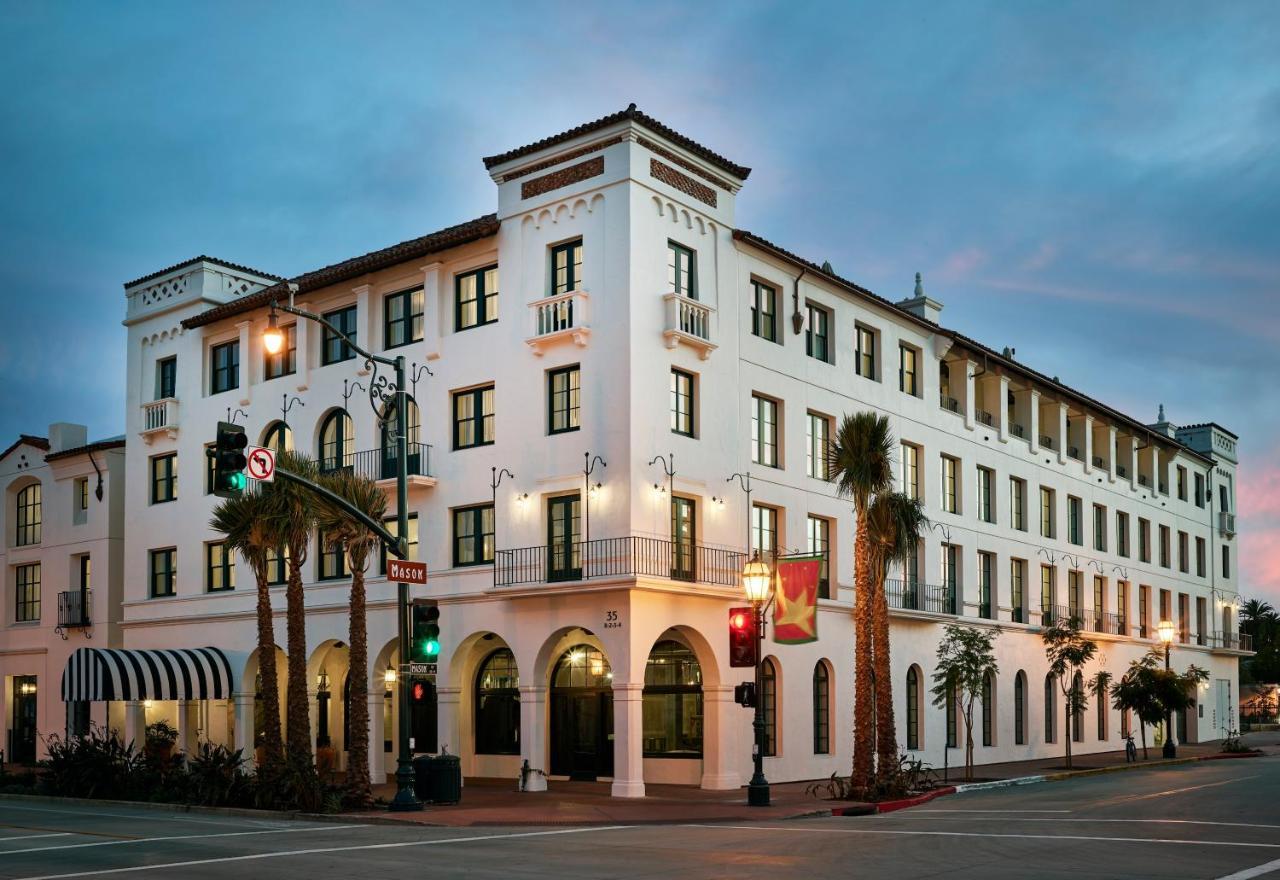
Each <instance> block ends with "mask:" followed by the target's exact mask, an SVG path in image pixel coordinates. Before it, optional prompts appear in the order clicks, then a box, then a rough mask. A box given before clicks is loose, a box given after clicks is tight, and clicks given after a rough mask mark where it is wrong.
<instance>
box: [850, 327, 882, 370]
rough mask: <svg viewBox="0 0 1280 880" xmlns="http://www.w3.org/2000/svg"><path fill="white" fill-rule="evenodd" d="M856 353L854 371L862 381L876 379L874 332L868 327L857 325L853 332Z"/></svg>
mask: <svg viewBox="0 0 1280 880" xmlns="http://www.w3.org/2000/svg"><path fill="white" fill-rule="evenodd" d="M854 336H855V341H856V346H855V348H856V351H855V355H856V357H855V360H854V369H855V371H856V372H857V374H858V375H859V376H861V377H862V378H864V379H877V378H879V377H878V376H877V375H876V332H875V331H874V330H872V329H871V328H870V327H864V326H862V325H861V324H859V325H858V327H857V329H856V330H855V331H854Z"/></svg>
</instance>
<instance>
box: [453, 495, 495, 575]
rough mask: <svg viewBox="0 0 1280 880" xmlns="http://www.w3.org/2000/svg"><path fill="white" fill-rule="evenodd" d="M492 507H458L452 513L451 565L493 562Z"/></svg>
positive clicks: (484, 505)
mask: <svg viewBox="0 0 1280 880" xmlns="http://www.w3.org/2000/svg"><path fill="white" fill-rule="evenodd" d="M493 523H494V519H493V505H492V504H478V505H476V506H475V507H459V508H457V509H455V510H454V511H453V564H454V565H455V566H464V565H484V564H485V563H486V562H493Z"/></svg>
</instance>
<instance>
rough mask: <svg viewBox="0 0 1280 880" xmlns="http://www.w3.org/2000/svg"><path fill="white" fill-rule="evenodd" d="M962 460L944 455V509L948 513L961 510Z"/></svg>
mask: <svg viewBox="0 0 1280 880" xmlns="http://www.w3.org/2000/svg"><path fill="white" fill-rule="evenodd" d="M959 472H960V460H959V459H955V458H952V457H951V456H949V455H944V456H942V509H943V510H945V511H946V512H947V513H959V512H960V491H959V486H958V485H957V484H958V483H959V480H960V477H959Z"/></svg>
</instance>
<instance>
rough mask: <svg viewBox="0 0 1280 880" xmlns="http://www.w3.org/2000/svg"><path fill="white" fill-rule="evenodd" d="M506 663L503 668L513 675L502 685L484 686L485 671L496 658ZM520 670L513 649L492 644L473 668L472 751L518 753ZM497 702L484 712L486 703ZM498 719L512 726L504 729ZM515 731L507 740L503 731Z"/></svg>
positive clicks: (500, 753) (501, 753) (478, 752)
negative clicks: (474, 668)
mask: <svg viewBox="0 0 1280 880" xmlns="http://www.w3.org/2000/svg"><path fill="white" fill-rule="evenodd" d="M499 659H500V660H501V661H502V662H503V663H505V664H506V671H508V672H514V678H513V679H508V682H509V683H508V685H507V686H504V687H485V686H484V680H485V674H486V673H487V672H488V671H489V667H490V665H492V664H493V663H494V662H495V661H496V660H499ZM519 682H520V672H519V668H518V666H517V665H516V658H515V653H514V652H513V651H512V650H511V649H510V648H506V647H502V648H495V649H494V650H493V651H490V652H489V654H488V655H486V656H485V658H484V659H483V660H482V661H480V665H479V666H478V667H477V668H476V677H475V687H474V697H475V701H474V704H473V705H474V717H475V723H474V725H473V730H474V734H475V736H474V740H475V753H476V754H477V755H519V754H520V684H519ZM491 702H493V703H499V704H500V705H501V709H500V710H499V711H493V708H492V706H490V711H489V712H488V713H486V711H485V709H486V705H487V704H490V703H491ZM498 722H502V723H510V724H511V725H512V727H513V729H512V730H507V729H503V728H502V727H501V726H500V725H499V723H498ZM507 733H514V736H512V737H511V740H510V742H503V740H505V739H506V736H505V735H504V734H507Z"/></svg>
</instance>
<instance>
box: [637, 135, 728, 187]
mask: <svg viewBox="0 0 1280 880" xmlns="http://www.w3.org/2000/svg"><path fill="white" fill-rule="evenodd" d="M636 143H637V144H639V145H640V146H642V147H644V148H645V149H647V150H648V151H649V152H651V153H657V154H658V155H659V156H661V157H662V158H664V159H666V160H667V161H669V162H674V163H675V164H677V165H679V166H680V167H681V168H683V169H684V170H686V171H691V172H693V173H694V174H696V175H698V176H699V177H701V178H702V179H703V180H705V181H708V182H709V183H714V184H715V185H716V186H718V187H720V188H721V189H722V190H725V191H726V192H732V191H733V187H731V186H729V184H728V182H727V181H724V180H721V179H720V178H719V177H716V176H715V175H714V174H712V173H711V172H710V171H706V170H704V169H702V168H699V167H698V166H697V165H695V164H693V163H692V162H690V161H689V160H688V159H685V158H683V157H682V156H677V155H676V154H675V153H673V152H671V151H670V150H668V149H667V148H666V147H664V146H661V145H660V144H656V143H654V142H653V141H651V140H649V139H648V138H647V137H637V138H636Z"/></svg>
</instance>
